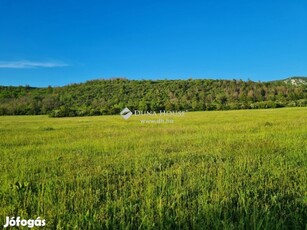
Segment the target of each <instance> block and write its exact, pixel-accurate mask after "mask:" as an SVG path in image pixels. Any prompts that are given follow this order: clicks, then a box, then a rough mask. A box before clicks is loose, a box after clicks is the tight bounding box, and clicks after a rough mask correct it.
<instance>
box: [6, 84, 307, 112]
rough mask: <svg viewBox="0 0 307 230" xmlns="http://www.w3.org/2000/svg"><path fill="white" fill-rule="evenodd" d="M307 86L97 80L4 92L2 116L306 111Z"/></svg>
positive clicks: (8, 88) (10, 88)
mask: <svg viewBox="0 0 307 230" xmlns="http://www.w3.org/2000/svg"><path fill="white" fill-rule="evenodd" d="M306 105H307V85H306V84H300V85H295V84H294V85H292V84H287V83H285V82H284V81H274V82H253V81H242V80H157V81H153V80H127V79H110V80H93V81H87V82H85V83H81V84H71V85H67V86H63V87H47V88H33V87H30V86H25V87H22V86H19V87H12V86H0V115H36V114H50V115H51V116H54V117H64V116H85V115H104V114H118V113H119V112H120V111H121V110H122V109H123V108H124V107H128V108H129V109H130V110H135V109H137V110H144V111H145V110H150V111H159V110H188V111H199V110H228V109H257V108H276V107H285V106H306Z"/></svg>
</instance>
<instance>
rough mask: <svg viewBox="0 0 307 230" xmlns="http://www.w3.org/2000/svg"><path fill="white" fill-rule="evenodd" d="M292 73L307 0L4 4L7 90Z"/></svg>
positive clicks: (303, 45) (30, 0)
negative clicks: (95, 82) (115, 80)
mask: <svg viewBox="0 0 307 230" xmlns="http://www.w3.org/2000/svg"><path fill="white" fill-rule="evenodd" d="M293 75H296V76H297V75H299V76H306V75H307V1H306V0H286V1H283V0H279V1H274V0H271V1H267V0H266V1H264V0H244V1H243V0H207V1H206V0H204V1H193V0H190V1H180V0H177V1H167V0H164V1H162V0H152V1H151V0H136V1H134V0H130V1H116V0H113V1H111V0H108V1H107V0H100V1H95V0H87V1H83V0H79V1H72V0H62V1H58V0H52V1H51V0H44V1H41V0H26V1H24V0H14V1H12V0H1V1H0V85H26V84H29V85H32V86H48V85H52V86H60V85H65V84H69V83H74V82H84V81H86V80H90V79H97V78H111V77H126V78H129V79H187V78H214V79H215V78H217V79H220V78H222V79H251V80H255V81H258V80H260V81H268V80H275V79H280V78H285V77H288V76H293Z"/></svg>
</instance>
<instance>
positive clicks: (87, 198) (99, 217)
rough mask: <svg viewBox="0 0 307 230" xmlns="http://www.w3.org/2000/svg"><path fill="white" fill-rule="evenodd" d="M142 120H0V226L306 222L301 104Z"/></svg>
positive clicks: (288, 225) (305, 123)
mask: <svg viewBox="0 0 307 230" xmlns="http://www.w3.org/2000/svg"><path fill="white" fill-rule="evenodd" d="M140 119H141V118H140V117H136V116H132V117H131V118H130V119H129V120H124V119H122V118H121V117H120V116H101V117H81V118H80V117H77V118H58V119H54V118H48V117H46V116H19V117H17V116H15V117H0V159H1V160H0V225H3V224H4V222H5V216H21V217H22V218H24V219H35V218H36V217H38V216H40V217H41V218H44V219H46V222H47V229H307V179H306V178H307V172H306V169H307V141H306V140H307V109H306V108H291V109H275V110H252V111H251V110H245V111H244V110H241V111H223V112H193V113H186V115H185V116H183V117H173V118H170V119H174V123H173V124H166V123H165V124H163V123H160V124H142V123H141V122H140ZM144 119H155V118H154V117H146V118H145V117H144Z"/></svg>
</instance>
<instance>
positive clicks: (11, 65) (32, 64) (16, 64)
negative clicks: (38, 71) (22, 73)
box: [0, 60, 69, 69]
mask: <svg viewBox="0 0 307 230" xmlns="http://www.w3.org/2000/svg"><path fill="white" fill-rule="evenodd" d="M64 66H69V65H68V64H66V63H62V62H36V61H26V60H22V61H0V68H6V69H30V68H32V69H33V68H54V67H64Z"/></svg>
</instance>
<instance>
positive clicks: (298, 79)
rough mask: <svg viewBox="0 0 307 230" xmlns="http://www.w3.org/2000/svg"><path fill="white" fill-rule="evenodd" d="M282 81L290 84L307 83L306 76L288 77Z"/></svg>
mask: <svg viewBox="0 0 307 230" xmlns="http://www.w3.org/2000/svg"><path fill="white" fill-rule="evenodd" d="M283 82H284V83H286V84H291V85H307V77H289V78H287V79H284V80H283Z"/></svg>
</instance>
